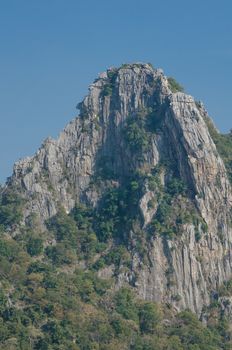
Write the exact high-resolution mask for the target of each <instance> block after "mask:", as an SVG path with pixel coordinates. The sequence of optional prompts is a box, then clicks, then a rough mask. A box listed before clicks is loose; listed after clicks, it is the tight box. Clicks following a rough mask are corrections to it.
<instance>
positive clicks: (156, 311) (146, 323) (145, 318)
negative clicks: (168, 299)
mask: <svg viewBox="0 0 232 350" xmlns="http://www.w3.org/2000/svg"><path fill="white" fill-rule="evenodd" d="M161 320H162V313H161V310H160V308H159V307H158V306H157V305H156V304H154V303H145V304H144V305H142V307H141V308H140V311H139V324H140V329H141V332H142V333H155V331H156V330H157V327H158V326H159V323H160V322H161Z"/></svg>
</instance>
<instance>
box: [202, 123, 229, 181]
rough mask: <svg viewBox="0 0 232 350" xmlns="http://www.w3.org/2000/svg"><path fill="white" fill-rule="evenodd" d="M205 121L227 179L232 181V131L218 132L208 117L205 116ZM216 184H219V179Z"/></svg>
mask: <svg viewBox="0 0 232 350" xmlns="http://www.w3.org/2000/svg"><path fill="white" fill-rule="evenodd" d="M205 122H206V124H207V126H208V129H209V132H210V135H211V137H212V139H213V141H214V143H215V145H216V147H217V150H218V152H219V154H220V156H221V157H222V159H223V161H224V164H225V166H226V170H227V173H228V177H229V180H230V182H231V183H232V133H231V132H230V133H229V134H220V133H219V132H218V131H217V130H216V129H215V127H214V125H213V123H212V121H211V120H210V119H209V118H208V117H205ZM218 185H219V186H220V180H219V183H218Z"/></svg>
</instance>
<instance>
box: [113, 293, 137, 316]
mask: <svg viewBox="0 0 232 350" xmlns="http://www.w3.org/2000/svg"><path fill="white" fill-rule="evenodd" d="M115 305H116V307H115V309H116V311H117V312H118V313H119V314H120V315H122V316H123V317H124V318H125V319H129V320H133V321H135V322H138V319H139V315H138V309H137V306H136V303H135V300H134V295H133V293H132V292H131V290H130V289H127V288H122V289H120V290H119V291H118V292H117V293H116V295H115Z"/></svg>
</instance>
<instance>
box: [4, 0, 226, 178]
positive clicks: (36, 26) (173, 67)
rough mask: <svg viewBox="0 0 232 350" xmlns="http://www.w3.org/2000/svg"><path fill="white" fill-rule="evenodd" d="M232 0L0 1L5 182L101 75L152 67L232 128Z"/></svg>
mask: <svg viewBox="0 0 232 350" xmlns="http://www.w3.org/2000/svg"><path fill="white" fill-rule="evenodd" d="M231 17H232V1H231V0H221V1H220V2H219V1H218V0H204V1H202V0H201V1H200V0H195V1H188V0H175V1H173V0H143V1H136V0H117V1H110V0H98V1H96V0H95V1H94V0H92V1H91V0H39V1H38V0H37V1H35V0H20V1H18V0H0V50H1V52H0V121H1V124H0V125H1V127H0V182H4V181H5V179H6V177H7V176H9V175H10V174H11V172H12V166H13V163H14V162H15V161H16V160H18V159H19V158H23V157H25V156H28V155H32V154H33V153H34V152H35V151H36V150H37V148H38V147H39V146H40V144H41V142H42V140H44V139H45V138H46V137H47V136H52V137H57V135H58V133H59V132H60V131H61V130H62V129H63V127H64V126H65V125H66V124H67V123H68V121H69V120H71V119H72V118H74V117H75V116H76V114H77V111H76V109H75V107H76V105H77V103H78V102H79V101H80V100H81V99H82V98H83V97H84V96H85V95H86V94H87V92H88V85H89V84H90V83H91V82H92V81H93V80H94V79H95V78H96V77H97V75H98V73H99V72H101V71H104V70H106V68H107V67H110V66H120V65H121V64H122V63H125V62H138V61H139V62H151V63H152V64H153V65H154V66H155V67H161V68H163V70H164V72H165V74H166V75H169V76H174V77H175V78H176V79H177V80H178V81H179V82H180V83H181V84H182V85H184V87H185V89H186V91H187V92H188V93H190V94H191V95H193V96H194V97H195V98H196V99H199V100H202V101H203V103H204V104H205V106H206V108H207V110H208V111H209V114H210V115H211V117H212V118H213V120H214V121H215V123H216V125H217V127H218V128H219V129H220V130H221V131H222V132H227V131H228V130H229V129H230V128H232V120H231V100H232V64H231V63H232V21H231Z"/></svg>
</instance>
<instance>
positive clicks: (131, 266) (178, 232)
mask: <svg viewBox="0 0 232 350" xmlns="http://www.w3.org/2000/svg"><path fill="white" fill-rule="evenodd" d="M78 109H79V111H80V113H79V115H78V116H77V117H76V118H75V119H74V120H72V121H71V122H70V123H69V124H68V125H67V126H66V128H65V129H64V131H62V132H61V134H60V136H59V137H58V139H57V140H53V139H51V138H48V139H46V140H45V141H44V143H43V144H42V146H41V148H40V149H39V150H38V152H37V153H36V154H35V155H34V156H32V157H29V158H26V159H23V160H20V161H19V162H17V163H16V164H15V166H14V170H13V175H12V176H11V177H10V178H9V179H8V181H7V183H6V185H5V187H4V188H3V189H2V191H1V203H2V204H1V209H0V223H1V225H2V226H1V227H2V232H4V234H5V235H6V236H8V237H11V239H12V237H13V239H16V240H18V241H20V240H24V238H20V237H27V243H26V244H27V251H28V252H29V254H30V252H31V251H32V252H33V251H34V250H35V252H36V253H35V254H33V253H32V254H31V255H32V256H34V255H35V256H37V258H36V259H39V260H40V261H45V262H46V261H47V259H51V260H52V261H53V262H55V263H57V264H58V265H59V266H60V267H59V268H64V267H65V268H66V269H67V270H70V273H72V271H73V269H74V268H77V267H78V268H81V269H82V270H83V271H89V269H90V270H91V269H92V270H94V271H95V274H96V276H98V278H101V279H104V280H111V281H112V286H111V290H114V291H117V290H119V289H120V288H132V290H133V291H134V292H135V294H136V295H137V296H138V297H139V298H140V299H142V300H145V301H150V302H157V303H161V304H166V305H171V306H172V307H173V308H174V309H175V310H179V311H180V310H185V309H190V310H191V311H193V312H194V313H196V314H197V315H198V316H199V317H200V316H201V317H202V315H203V311H204V309H205V307H206V306H208V305H209V304H210V303H211V302H212V296H213V298H214V297H215V298H218V291H219V289H220V288H221V286H223V285H224V284H225V283H227V281H229V280H230V279H231V278H232V229H231V204H232V192H231V185H230V181H229V178H228V175H229V171H228V164H229V162H228V158H226V161H227V162H226V163H225V164H226V166H225V165H224V160H222V158H221V155H220V154H222V153H221V152H220V145H219V146H218V144H217V140H218V138H217V137H219V136H217V135H219V134H218V133H217V131H216V130H215V129H214V127H213V125H212V122H211V121H210V119H209V117H208V115H207V112H206V111H205V109H204V107H203V105H202V103H199V102H197V101H195V100H194V98H192V97H191V96H189V95H187V94H185V93H184V92H183V91H182V88H181V87H180V86H179V84H178V83H176V81H175V80H174V79H172V78H167V77H166V76H165V75H164V74H163V72H162V70H160V69H154V68H153V67H152V66H151V65H150V64H141V63H136V64H126V65H122V66H121V67H120V68H110V69H108V70H107V71H106V72H104V73H102V74H100V76H99V78H97V79H96V80H95V81H94V83H93V84H92V85H91V86H90V88H89V94H88V95H87V96H86V97H85V99H84V100H83V101H82V102H81V103H80V104H79V105H78ZM212 130H213V133H212ZM215 135H216V136H215ZM212 136H214V137H213V138H212ZM215 142H216V144H217V145H215ZM228 142H230V141H228ZM218 143H219V141H218ZM219 152H220V154H219ZM222 155H223V154H222ZM7 210H8V211H7ZM6 213H7V215H6ZM9 218H10V219H9ZM65 218H66V219H65ZM64 220H66V221H65V225H63V223H64ZM70 220H74V221H75V223H76V224H75V225H73V221H72V222H71V221H70ZM62 225H63V226H62ZM74 226H75V227H74ZM64 227H65V228H64ZM33 230H34V231H35V230H36V231H37V232H39V236H38V237H36V239H37V241H36V239H35V240H34V241H33V240H30V232H31V231H33ZM83 231H85V233H83ZM67 237H72V238H71V239H72V242H74V241H75V242H76V241H77V246H75V244H76V243H75V244H74V243H73V246H71V247H70V246H69V247H68V248H67V239H69V238H67ZM75 237H76V238H75ZM78 237H79V238H78ZM9 239H10V238H9ZM36 242H37V243H36ZM24 244H25V243H24ZM62 244H63V245H62ZM93 246H94V247H93ZM36 247H37V248H38V247H40V248H39V249H37V248H36ZM32 248H33V249H34V250H33V249H32ZM36 249H37V250H36ZM59 249H61V250H62V249H63V250H62V253H61V250H59ZM59 254H60V255H62V254H63V255H64V256H62V257H61V258H60V260H59V259H58V257H59V256H60V255H59ZM34 259H35V258H34ZM86 273H87V272H86ZM9 300H10V299H9ZM220 300H221V299H220ZM220 300H219V302H221V301H220ZM228 303H229V302H228V300H227V304H228ZM223 305H224V304H223ZM225 312H227V313H229V316H228V317H229V318H230V317H231V319H232V316H231V314H230V309H229V308H228V305H227V308H226V311H225ZM125 348H126V347H125ZM132 348H133V347H132ZM81 349H82V347H81ZM83 349H85V348H83ZM86 349H87V348H86Z"/></svg>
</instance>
